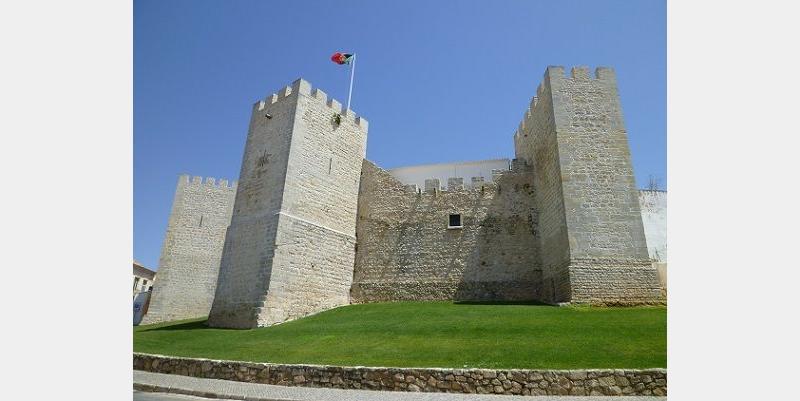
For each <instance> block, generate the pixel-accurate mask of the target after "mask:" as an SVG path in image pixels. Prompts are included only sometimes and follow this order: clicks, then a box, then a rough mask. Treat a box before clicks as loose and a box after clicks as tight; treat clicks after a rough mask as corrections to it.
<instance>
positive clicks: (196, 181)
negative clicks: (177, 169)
mask: <svg viewBox="0 0 800 401" xmlns="http://www.w3.org/2000/svg"><path fill="white" fill-rule="evenodd" d="M179 183H182V184H183V185H193V186H198V187H199V186H207V187H212V188H226V189H232V190H235V189H236V185H237V184H238V181H233V182H232V183H231V185H230V186H229V185H228V180H226V179H220V180H219V181H217V179H216V178H214V177H205V180H203V177H201V176H191V175H189V174H181V176H180V180H179Z"/></svg>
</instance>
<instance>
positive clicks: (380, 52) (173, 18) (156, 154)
mask: <svg viewBox="0 0 800 401" xmlns="http://www.w3.org/2000/svg"><path fill="white" fill-rule="evenodd" d="M133 6H134V43H133V50H134V70H133V74H134V80H133V90H134V92H133V93H134V102H133V105H134V109H133V121H134V126H133V129H134V146H133V148H134V166H133V174H134V210H133V212H134V216H133V217H134V244H133V245H134V249H133V251H134V253H133V254H134V257H135V258H136V259H137V260H139V261H140V262H142V263H143V264H144V265H145V266H148V267H150V268H152V269H156V268H157V267H158V257H159V254H160V251H161V245H162V241H163V239H164V233H165V230H166V225H167V219H168V217H169V211H170V208H171V203H172V197H173V195H174V191H175V184H176V182H177V179H178V175H180V174H184V173H185V174H191V175H199V176H204V177H206V176H210V177H215V178H226V179H229V180H234V179H237V178H238V177H237V176H238V173H239V168H240V163H241V156H242V151H243V148H244V141H245V137H246V135H247V125H248V122H249V118H250V111H251V106H252V104H253V103H254V102H255V101H256V100H258V99H261V98H264V97H266V96H267V95H269V94H271V93H273V92H277V91H278V90H279V89H280V88H281V87H283V86H285V85H287V84H289V83H290V82H292V81H294V80H295V79H297V78H298V77H303V78H305V79H306V80H308V81H309V82H311V84H312V85H313V86H314V87H319V88H321V89H322V90H324V91H325V92H326V93H328V95H329V96H331V97H334V98H336V99H338V100H339V101H341V102H342V103H345V102H346V100H347V85H348V78H349V76H348V73H349V71H348V69H347V68H346V67H342V66H337V65H335V64H333V63H332V62H331V61H330V59H329V58H330V55H331V54H332V53H333V52H335V51H346V52H356V53H357V54H358V61H357V64H356V79H355V84H354V89H353V100H352V109H353V110H355V111H356V113H358V114H359V115H363V116H364V117H365V118H366V119H367V120H369V125H370V127H369V138H368V142H367V144H368V145H367V158H368V159H370V160H372V161H374V162H376V163H377V164H378V165H380V166H381V167H384V168H392V167H399V166H404V165H414V164H425V163H438V162H448V161H465V160H480V159H492V158H500V157H508V158H512V157H513V156H514V149H513V141H512V135H513V133H514V130H515V129H516V128H517V125H518V124H519V122H520V120H521V118H522V115H523V112H524V111H525V109H526V107H527V105H528V103H529V101H530V98H531V96H533V95H534V94H535V91H536V86H537V85H538V83H539V81H540V80H541V78H542V75H543V74H544V70H545V68H546V67H547V66H548V65H563V66H565V67H566V68H567V69H569V67H571V66H575V65H588V66H590V67H592V68H594V67H596V66H610V67H613V68H615V69H616V73H617V80H618V83H619V90H620V97H621V100H622V107H623V113H624V116H625V120H626V126H627V129H628V139H629V142H630V146H631V153H632V157H633V166H634V173H635V174H636V180H637V184H638V186H639V187H644V186H646V185H647V181H648V177H649V176H650V175H654V176H656V177H659V178H660V179H661V183H662V187H663V188H666V183H667V177H666V168H667V162H666V156H667V151H666V149H667V148H666V141H667V137H666V78H667V75H666V72H667V71H666V3H665V2H664V1H622V0H619V1H534V0H528V1H435V2H434V1H417V0H404V1H402V2H390V1H242V0H239V1H197V0H193V1H184V0H181V1H177V0H171V1H153V0H135V1H134V5H133Z"/></svg>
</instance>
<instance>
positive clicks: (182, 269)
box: [141, 175, 237, 324]
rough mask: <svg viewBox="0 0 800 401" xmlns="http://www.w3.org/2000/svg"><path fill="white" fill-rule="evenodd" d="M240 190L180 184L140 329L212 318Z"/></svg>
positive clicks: (183, 179)
mask: <svg viewBox="0 0 800 401" xmlns="http://www.w3.org/2000/svg"><path fill="white" fill-rule="evenodd" d="M236 187H237V184H236V182H233V185H232V186H229V185H228V182H227V181H225V180H221V181H219V182H216V180H215V179H213V178H206V180H205V181H203V179H202V177H194V178H193V179H192V178H191V177H189V176H188V175H182V176H180V177H179V178H178V185H177V188H176V189H175V198H174V199H173V202H172V211H171V212H170V216H169V223H168V224H167V233H166V236H165V238H164V245H163V247H162V249H161V257H160V259H159V263H158V265H159V268H158V272H157V273H156V277H157V278H158V279H157V280H156V282H155V284H154V286H153V293H152V298H151V300H150V307H149V309H148V311H147V314H146V315H145V316H144V318H143V319H142V322H141V324H151V323H158V322H164V321H169V320H181V319H190V318H197V317H203V316H207V315H208V312H209V311H210V310H211V304H212V302H213V301H214V290H215V289H216V286H217V275H218V273H219V261H220V257H221V256H222V248H223V244H224V242H225V230H226V229H227V228H228V225H229V224H230V221H231V213H232V211H233V201H234V196H235V195H236Z"/></svg>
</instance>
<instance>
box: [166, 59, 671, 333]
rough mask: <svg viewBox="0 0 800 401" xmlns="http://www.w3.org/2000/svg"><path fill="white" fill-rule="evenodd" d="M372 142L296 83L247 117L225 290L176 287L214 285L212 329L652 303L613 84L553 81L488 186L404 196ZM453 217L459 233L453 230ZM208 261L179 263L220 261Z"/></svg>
mask: <svg viewBox="0 0 800 401" xmlns="http://www.w3.org/2000/svg"><path fill="white" fill-rule="evenodd" d="M334 117H337V118H334ZM367 131H368V123H367V121H366V120H364V119H363V118H361V117H357V116H356V115H355V113H353V112H352V110H342V107H341V104H340V103H339V102H337V101H336V100H333V99H328V98H327V95H326V94H325V93H324V92H322V91H320V90H319V89H314V90H312V88H311V85H310V84H309V83H308V82H306V81H303V80H297V81H295V82H294V83H292V85H291V86H288V87H286V88H284V89H283V90H281V91H280V93H278V94H273V95H271V96H269V97H268V98H267V99H265V100H262V101H259V102H257V103H256V104H255V105H254V107H253V110H252V117H251V121H250V127H249V130H248V137H247V143H246V146H245V151H244V156H243V159H242V167H241V171H240V180H241V181H240V182H239V185H238V189H237V190H236V195H235V205H234V207H233V210H232V217H230V216H231V211H228V212H227V213H228V216H229V218H230V227H229V228H228V232H227V235H225V236H224V238H225V240H224V247H223V249H222V251H221V254H222V256H221V262H220V263H219V274H218V280H217V278H216V276H214V277H211V276H212V275H211V274H210V273H209V274H206V275H204V276H197V275H195V276H193V277H188V275H185V276H186V278H185V280H187V282H188V283H193V285H194V286H198V287H203V288H207V287H209V286H210V287H211V288H213V285H214V283H217V284H218V285H217V286H216V292H215V293H214V296H213V298H214V302H213V307H212V308H211V313H210V316H209V322H210V324H211V325H213V326H222V327H243V328H244V327H254V326H266V325H271V324H275V323H280V322H283V321H286V320H291V319H295V318H299V317H302V316H306V315H308V314H311V313H316V312H319V311H322V310H325V309H329V308H332V307H335V306H339V305H346V304H348V303H350V302H351V301H352V302H370V301H381V300H404V299H463V300H534V299H535V300H541V301H545V302H551V303H557V302H575V303H611V304H615V303H633V304H635V303H649V302H658V301H660V300H661V295H660V285H659V282H658V276H657V273H656V270H655V268H654V267H653V265H652V264H651V263H650V260H649V257H648V249H647V244H646V242H645V229H644V228H643V223H642V214H641V210H640V204H639V202H640V198H639V196H640V195H639V193H638V191H637V190H636V189H635V185H634V179H633V171H632V167H631V162H630V154H629V150H628V144H627V134H626V132H625V127H624V123H623V117H622V112H621V106H620V102H619V95H618V93H617V87H616V80H615V77H614V73H613V71H612V70H610V69H607V68H598V69H597V71H596V74H595V76H590V74H589V71H588V69H587V68H573V70H572V73H571V76H570V77H567V76H565V74H564V69H563V68H562V67H549V68H548V69H547V72H546V73H545V76H544V80H543V81H542V83H541V84H540V85H539V88H538V89H537V96H536V97H534V98H533V99H532V101H531V103H530V107H529V109H528V110H527V112H526V113H525V116H524V118H523V121H522V122H521V123H520V126H519V129H518V130H517V132H516V133H515V135H514V148H515V153H516V159H515V160H514V162H513V163H512V164H513V165H514V168H513V169H512V170H510V171H506V172H502V171H499V170H493V174H492V175H493V177H492V180H487V179H485V178H482V177H469V178H468V179H469V181H468V182H465V178H466V177H448V180H447V185H446V186H445V185H444V183H443V182H441V181H440V179H438V178H435V179H428V180H425V181H424V184H425V185H424V188H419V187H418V186H417V185H407V184H408V183H406V185H404V184H403V183H400V182H399V181H397V179H395V178H394V177H392V175H391V174H390V173H389V172H387V171H385V170H382V169H380V168H378V167H377V166H375V165H374V164H372V163H370V162H368V161H366V160H365V159H364V156H365V154H366V137H367ZM445 187H446V188H447V189H448V190H446V191H442V190H441V188H445ZM179 190H180V191H182V190H181V189H180V188H179ZM209 196H210V198H209V199H200V198H198V199H196V200H195V201H196V202H197V203H198V206H197V207H199V208H203V207H205V206H206V204H209V205H210V204H214V202H216V200H214V199H215V198H214V197H213V196H212V195H209ZM187 199H188V198H187ZM181 202H184V201H183V200H181V201H180V202H178V198H177V195H176V205H177V204H178V203H180V204H181V205H183V203H181ZM209 202H210V203H209ZM219 207H221V208H223V209H224V208H226V207H228V206H227V204H226V205H223V206H219ZM181 208H183V209H180V208H179V209H175V210H176V211H178V212H175V213H174V214H176V215H178V214H180V213H179V212H180V211H182V210H184V209H186V210H189V208H188V206H181ZM226 210H227V209H226ZM220 213H221V212H220ZM451 213H453V214H456V213H458V214H461V216H462V221H463V227H461V228H457V229H448V227H447V224H448V217H449V215H450V214H451ZM170 224H171V226H172V224H173V223H172V221H171V223H170ZM224 226H225V225H223V224H222V223H220V227H222V228H221V230H224ZM187 227H188V226H187ZM173 231H174V230H173ZM185 232H186V233H187V234H186V235H187V236H189V237H191V236H193V235H195V234H193V232H191V231H185ZM170 235H172V236H175V235H176V234H169V233H168V238H172V237H170ZM196 235H198V236H199V239H198V241H203V240H204V239H203V238H204V237H203V236H204V235H206V234H203V232H198V233H197V234H196ZM220 236H221V234H220ZM189 240H190V239H185V240H184V242H186V241H189ZM171 241H172V240H171ZM172 242H174V241H172ZM172 242H170V244H172ZM170 246H174V245H170ZM215 246H217V245H213V246H212V245H209V246H208V247H206V248H204V249H202V250H197V253H196V255H194V254H192V253H191V252H189V253H187V254H186V256H185V258H192V257H197V258H201V259H202V258H206V259H209V258H213V254H217V255H218V254H219V252H220V251H219V250H218V249H219V246H217V248H215ZM165 247H166V242H165ZM181 247H184V246H183V245H180V246H178V248H181ZM189 248H191V247H189ZM165 249H166V248H165ZM181 249H182V248H181ZM175 252H177V251H173V250H170V251H169V252H167V254H168V255H172V253H175ZM170 257H171V256H170ZM204 260H205V259H204ZM169 263H173V262H168V264H169ZM192 263H193V262H192ZM204 263H205V262H204ZM209 263H210V262H209ZM173 264H174V263H173ZM178 264H182V265H188V264H191V263H189V262H180V263H178ZM204 266H205V265H204ZM173 270H176V271H177V270H179V269H177V268H176V269H173ZM169 274H170V273H169V272H168V271H166V270H165V272H164V274H163V275H165V276H167V277H168V276H169ZM176 274H177V273H176ZM204 274H205V273H204ZM159 280H162V274H161V272H159ZM165 288H166V287H165ZM181 291H183V292H181ZM186 291H187V290H180V291H177V290H176V292H175V294H176V296H183V297H184V298H186V297H189V296H190V295H191V297H194V298H187V299H186V303H187V304H188V303H195V299H201V302H200V303H201V304H202V303H203V302H205V299H207V298H208V297H207V296H205V295H203V296H200V295H197V294H189V293H187V292H186ZM162 296H163V295H162ZM157 297H158V293H156V298H157ZM351 297H352V299H351Z"/></svg>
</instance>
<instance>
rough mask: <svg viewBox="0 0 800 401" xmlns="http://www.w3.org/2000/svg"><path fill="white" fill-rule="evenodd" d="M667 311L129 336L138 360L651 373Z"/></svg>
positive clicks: (333, 319) (453, 313)
mask: <svg viewBox="0 0 800 401" xmlns="http://www.w3.org/2000/svg"><path fill="white" fill-rule="evenodd" d="M666 326H667V310H666V308H664V307H642V308H571V307H560V308H559V307H551V306H539V305H481V304H453V303H451V302H397V303H381V304H366V305H351V306H346V307H341V308H337V309H333V310H330V311H327V312H323V313H320V314H318V315H315V316H311V317H307V318H305V319H301V320H297V321H293V322H288V323H284V324H281V325H278V326H273V327H269V328H261V329H254V330H227V329H212V328H208V327H207V326H205V324H204V321H203V320H202V319H201V320H195V321H184V322H178V323H176V322H173V323H166V324H160V325H148V326H139V327H136V328H134V337H133V348H134V351H137V352H148V353H158V354H167V355H176V356H195V357H205V358H213V359H230V360H243V361H256V362H275V363H310V364H332V365H348V366H397V367H465V366H466V367H481V368H546V369H571V368H654V367H666V363H667V333H666Z"/></svg>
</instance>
